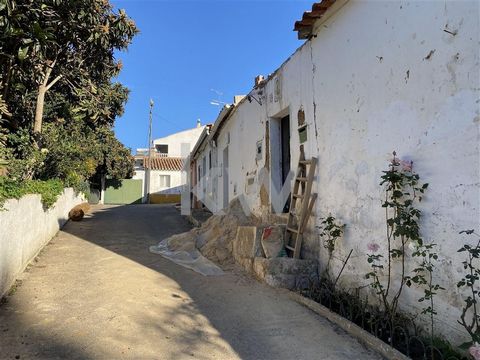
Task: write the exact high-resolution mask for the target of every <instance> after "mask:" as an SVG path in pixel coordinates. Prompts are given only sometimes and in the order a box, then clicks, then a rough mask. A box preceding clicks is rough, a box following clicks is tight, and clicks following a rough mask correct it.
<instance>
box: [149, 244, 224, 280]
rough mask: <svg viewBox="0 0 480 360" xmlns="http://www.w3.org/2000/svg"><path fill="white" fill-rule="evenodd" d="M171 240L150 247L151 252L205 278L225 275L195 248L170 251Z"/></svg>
mask: <svg viewBox="0 0 480 360" xmlns="http://www.w3.org/2000/svg"><path fill="white" fill-rule="evenodd" d="M170 239H171V238H167V239H164V240H162V241H161V242H160V243H159V244H158V245H155V246H150V252H152V253H154V254H159V255H162V256H163V257H164V258H166V259H168V260H171V261H173V262H174V263H176V264H178V265H181V266H183V267H186V268H188V269H191V270H193V271H195V272H197V273H199V274H202V275H204V276H218V275H223V270H222V269H220V268H219V267H218V266H217V265H215V264H214V263H213V262H211V261H210V260H208V259H207V258H206V257H205V256H203V255H202V254H201V253H200V251H198V250H197V249H195V248H191V247H189V248H187V249H186V250H173V249H170V247H169V240H170Z"/></svg>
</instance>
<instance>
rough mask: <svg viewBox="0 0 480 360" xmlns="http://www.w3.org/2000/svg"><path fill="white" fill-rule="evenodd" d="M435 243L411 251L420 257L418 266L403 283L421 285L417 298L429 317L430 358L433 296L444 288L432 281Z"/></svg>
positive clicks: (433, 308)
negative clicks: (420, 291)
mask: <svg viewBox="0 0 480 360" xmlns="http://www.w3.org/2000/svg"><path fill="white" fill-rule="evenodd" d="M436 246H437V245H436V244H423V245H421V246H419V247H417V249H416V250H415V251H414V252H413V254H412V256H413V257H422V262H421V263H420V266H419V267H417V268H415V269H413V273H414V274H415V275H414V276H412V277H410V276H406V277H405V284H406V285H407V286H408V287H410V286H412V284H416V285H418V286H421V287H423V291H424V293H423V296H422V297H421V298H420V299H418V301H419V302H424V301H426V302H427V303H428V305H426V306H425V307H424V308H423V309H422V314H425V315H428V316H429V317H430V352H431V354H430V355H431V357H432V359H433V358H434V341H435V334H434V316H435V315H437V311H436V310H435V306H434V305H435V304H434V297H435V295H437V293H438V291H440V290H445V288H443V287H441V286H440V285H439V284H435V283H434V281H433V272H434V269H435V262H436V261H437V260H438V254H437V253H436V252H435V250H436Z"/></svg>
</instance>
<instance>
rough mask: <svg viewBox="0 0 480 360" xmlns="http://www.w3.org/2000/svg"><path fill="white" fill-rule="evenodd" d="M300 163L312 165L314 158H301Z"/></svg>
mask: <svg viewBox="0 0 480 360" xmlns="http://www.w3.org/2000/svg"><path fill="white" fill-rule="evenodd" d="M299 163H300V164H305V165H310V164H311V163H312V160H300V161H299Z"/></svg>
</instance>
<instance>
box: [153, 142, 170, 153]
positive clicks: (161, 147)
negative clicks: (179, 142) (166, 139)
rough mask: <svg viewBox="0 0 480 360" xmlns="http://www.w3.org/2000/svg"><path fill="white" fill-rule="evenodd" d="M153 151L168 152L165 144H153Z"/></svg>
mask: <svg viewBox="0 0 480 360" xmlns="http://www.w3.org/2000/svg"><path fill="white" fill-rule="evenodd" d="M155 151H156V152H159V153H161V154H168V145H167V144H155Z"/></svg>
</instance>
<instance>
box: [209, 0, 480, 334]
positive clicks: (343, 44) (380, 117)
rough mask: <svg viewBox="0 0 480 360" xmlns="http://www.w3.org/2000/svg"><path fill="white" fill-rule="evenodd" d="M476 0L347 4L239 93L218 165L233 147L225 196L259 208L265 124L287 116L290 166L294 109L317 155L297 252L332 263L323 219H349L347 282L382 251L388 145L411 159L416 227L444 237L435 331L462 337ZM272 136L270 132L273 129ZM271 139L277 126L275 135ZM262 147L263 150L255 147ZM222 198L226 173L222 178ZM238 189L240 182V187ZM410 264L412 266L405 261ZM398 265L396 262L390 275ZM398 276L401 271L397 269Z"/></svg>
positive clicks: (414, 307) (473, 156) (475, 194)
mask: <svg viewBox="0 0 480 360" xmlns="http://www.w3.org/2000/svg"><path fill="white" fill-rule="evenodd" d="M479 6H480V5H479V3H478V2H475V1H462V2H450V1H448V2H445V1H428V2H426V1H425V2H423V1H382V2H380V1H358V2H356V1H350V2H347V3H346V5H345V6H343V7H342V8H341V9H340V10H339V11H338V12H337V13H335V14H333V15H332V16H331V17H330V18H328V19H327V20H326V21H324V22H320V23H317V25H316V31H315V33H316V36H315V37H314V38H312V39H311V40H309V41H307V42H306V43H305V44H304V45H303V46H301V47H300V48H299V49H298V50H297V52H296V53H295V54H294V55H292V57H291V58H290V59H288V60H287V61H286V62H285V63H284V64H283V65H282V66H281V68H280V69H278V70H277V71H276V72H275V73H274V74H272V75H271V76H270V77H269V79H268V81H267V82H266V83H264V84H263V85H262V86H260V87H258V88H255V89H254V90H252V92H251V94H252V95H254V96H255V97H257V98H259V99H261V101H262V105H261V106H260V105H259V104H257V103H256V102H255V101H253V102H252V103H249V102H248V101H247V100H246V99H244V100H243V101H241V102H240V103H239V104H238V105H237V107H236V109H235V110H234V112H233V113H232V115H231V116H230V118H229V119H228V120H227V122H226V125H225V126H224V127H223V128H222V129H221V131H220V133H219V135H218V140H217V148H218V162H219V165H220V166H221V164H222V163H223V161H224V160H223V159H222V150H223V148H224V147H225V146H226V145H227V137H228V135H227V134H228V133H230V143H229V144H228V147H229V161H228V163H229V181H230V184H229V194H230V195H229V197H230V199H232V198H233V197H235V196H239V195H244V196H245V197H246V198H247V199H248V200H249V202H250V204H251V209H252V210H253V211H254V212H255V213H256V214H263V213H265V212H268V211H270V206H262V202H261V200H260V198H259V194H258V191H257V192H256V191H252V189H250V188H249V187H250V185H248V178H249V177H252V176H258V173H259V172H260V170H261V168H262V167H264V166H265V158H266V153H267V151H266V150H267V148H266V147H265V145H268V152H269V157H270V164H267V165H269V167H270V168H271V167H272V165H274V164H272V158H275V157H274V156H273V157H272V155H274V154H272V152H274V151H278V150H276V149H277V148H276V146H275V145H276V144H275V140H274V139H272V138H271V139H269V141H268V144H267V139H266V131H265V129H266V123H267V121H268V122H269V125H268V126H270V127H271V126H272V121H275V119H274V118H276V117H278V116H279V115H282V116H283V115H284V114H285V113H288V114H290V126H291V143H290V150H291V158H292V161H291V168H292V170H293V169H296V166H297V161H298V156H299V138H298V131H297V112H298V110H299V109H303V111H304V112H305V118H306V123H307V126H308V140H307V142H306V143H305V144H304V146H305V151H306V155H307V158H309V157H311V156H315V157H317V158H318V168H317V174H316V178H315V184H314V191H315V192H317V193H318V195H319V197H318V199H317V202H316V206H315V209H314V213H313V215H312V217H311V219H310V221H309V226H308V231H307V233H306V234H305V239H304V243H303V251H302V256H303V257H305V258H314V259H318V260H319V262H320V264H321V266H324V265H325V264H326V260H327V253H326V251H325V249H324V248H323V246H322V242H321V240H320V238H319V235H318V233H319V231H318V229H317V226H319V225H320V221H321V218H322V217H325V216H327V215H329V214H332V215H333V216H335V217H336V218H337V219H339V220H340V221H341V222H343V223H345V224H346V229H345V234H344V237H343V238H342V239H341V240H340V241H339V242H338V244H337V247H336V250H335V258H336V259H337V260H334V261H333V264H332V266H333V267H332V271H333V273H337V272H338V271H339V270H340V267H341V265H342V263H341V261H340V260H338V259H341V258H344V257H345V256H346V255H347V254H348V252H349V251H350V249H353V250H354V251H353V255H352V258H351V259H350V261H349V263H348V265H347V267H346V270H345V272H344V275H343V276H342V279H341V284H342V286H343V287H345V288H352V287H361V286H364V285H366V284H367V280H365V278H364V274H365V273H367V272H368V271H369V270H370V268H369V266H368V264H367V261H366V252H367V244H368V243H371V242H375V243H378V244H379V245H381V246H382V250H385V247H386V239H385V212H384V209H383V208H382V207H381V202H382V197H383V196H384V195H383V191H382V187H381V186H379V183H380V176H381V175H382V171H383V170H386V169H387V166H388V160H389V159H390V158H391V154H392V151H394V150H395V151H396V152H397V153H398V154H399V156H400V158H402V159H407V160H413V162H414V169H415V171H416V172H418V173H419V175H420V176H421V180H422V181H423V182H427V183H429V184H430V186H429V189H428V191H427V193H426V196H425V199H424V201H423V202H422V204H421V210H422V212H423V218H422V221H421V232H422V235H423V237H424V240H425V241H426V242H434V243H436V244H438V247H439V253H440V259H439V264H438V268H437V271H436V272H435V276H436V280H437V281H438V282H439V283H441V284H442V286H444V287H445V288H447V289H448V290H447V291H445V292H442V293H441V294H440V295H439V296H438V297H437V304H436V306H437V311H438V314H439V315H438V319H437V327H438V330H439V331H440V332H441V333H443V334H444V335H445V336H446V337H447V338H449V339H450V340H452V341H454V342H456V341H460V340H461V339H462V338H464V337H465V333H464V332H463V331H462V329H461V328H460V326H459V325H458V324H457V322H456V320H457V319H458V318H459V316H460V307H461V294H460V293H459V291H458V289H457V287H456V283H457V281H458V280H459V278H460V276H461V274H462V273H463V267H462V264H461V262H462V261H463V257H462V254H459V253H457V249H458V248H460V247H461V246H462V244H463V243H464V242H471V243H473V242H474V239H473V238H464V237H462V236H461V235H459V234H458V233H459V231H461V230H464V229H476V230H477V231H479V230H480V148H479V143H480V130H479V128H480V113H479V107H480V96H479V95H480V65H479V63H480V58H479V47H480V36H479V34H480V26H479V18H480V17H479V14H480V9H479ZM270 133H271V131H270ZM270 135H271V134H270ZM259 140H261V141H263V146H264V148H263V154H262V158H261V159H260V160H259V159H257V158H256V153H255V150H256V143H257V141H259ZM218 180H219V182H218V194H219V196H218V198H217V201H218V203H219V204H220V205H221V204H222V202H223V200H222V194H223V191H222V189H223V188H222V184H223V182H222V180H221V177H220V178H218ZM234 190H236V191H235V192H234ZM409 263H410V264H412V266H413V263H412V261H411V260H409ZM397 270H398V269H397V268H395V270H394V271H395V272H396V271H397ZM394 275H395V276H398V274H396V273H395V274H394ZM420 295H421V292H420V291H419V290H415V289H408V290H407V291H405V293H404V294H403V296H402V299H401V304H402V307H403V309H404V310H405V311H407V312H410V313H412V314H417V313H419V312H420V305H422V304H420V303H418V301H417V299H418V298H419V297H420Z"/></svg>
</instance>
